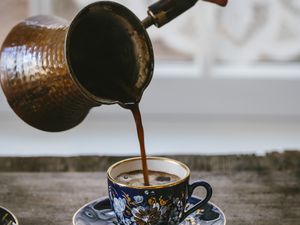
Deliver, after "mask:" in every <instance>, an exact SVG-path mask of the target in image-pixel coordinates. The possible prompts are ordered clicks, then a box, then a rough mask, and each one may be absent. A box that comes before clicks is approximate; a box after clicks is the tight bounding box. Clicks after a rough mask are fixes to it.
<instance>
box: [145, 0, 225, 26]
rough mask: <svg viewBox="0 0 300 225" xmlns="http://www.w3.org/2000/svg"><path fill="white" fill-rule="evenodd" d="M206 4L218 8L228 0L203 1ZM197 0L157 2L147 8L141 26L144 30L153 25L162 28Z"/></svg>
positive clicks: (163, 0) (161, 0)
mask: <svg viewBox="0 0 300 225" xmlns="http://www.w3.org/2000/svg"><path fill="white" fill-rule="evenodd" d="M203 1H206V2H211V3H215V4H217V5H220V6H226V5H227V2H228V0H203ZM197 2H198V0H159V1H157V2H156V3H154V4H152V5H151V6H149V9H148V15H149V16H148V17H147V18H146V19H144V21H143V25H144V27H145V28H148V27H150V26H151V25H152V24H154V25H155V26H157V27H162V26H163V25H165V24H166V23H168V22H170V21H171V20H173V19H175V18H176V17H178V16H179V15H181V14H182V13H184V12H185V11H187V10H188V9H190V8H191V7H192V6H194V5H195V4H196V3H197Z"/></svg>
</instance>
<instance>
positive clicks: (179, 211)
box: [107, 157, 212, 225]
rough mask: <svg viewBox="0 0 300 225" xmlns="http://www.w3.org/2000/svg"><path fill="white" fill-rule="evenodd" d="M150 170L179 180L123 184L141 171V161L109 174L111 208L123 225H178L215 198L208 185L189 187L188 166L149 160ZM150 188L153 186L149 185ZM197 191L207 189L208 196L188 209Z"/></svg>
mask: <svg viewBox="0 0 300 225" xmlns="http://www.w3.org/2000/svg"><path fill="white" fill-rule="evenodd" d="M147 163H148V169H149V172H150V171H156V172H159V173H164V174H172V175H175V176H176V177H178V179H177V180H175V181H172V182H170V183H165V184H159V185H158V184H155V185H152V186H135V185H134V184H128V183H125V182H120V181H119V179H118V177H119V176H120V175H121V174H124V173H132V172H134V171H141V170H142V161H141V158H140V157H137V158H130V159H125V160H122V161H120V162H117V163H115V164H114V165H112V166H111V167H110V168H109V169H108V171H107V178H108V192H109V199H110V203H111V207H112V209H113V210H114V212H115V214H116V216H117V219H118V222H119V224H122V225H146V224H147V225H158V224H161V225H164V224H172V225H176V224H179V223H181V222H182V221H183V220H184V219H185V218H186V217H187V216H189V215H190V214H191V213H193V212H194V211H196V210H197V209H199V208H201V207H203V206H204V205H205V204H206V203H207V202H208V201H209V200H210V198H211V196H212V188H211V186H210V185H209V184H208V183H207V182H205V181H196V182H194V183H192V184H189V179H190V170H189V168H188V166H186V165H185V164H183V163H181V162H179V161H176V160H173V159H168V158H162V157H147ZM150 184H151V183H150ZM197 187H203V188H205V189H206V196H205V197H204V198H203V200H202V201H200V202H199V203H198V204H196V205H195V206H193V207H192V208H189V209H186V208H187V203H188V200H189V198H191V196H192V193H193V191H194V190H195V188H197Z"/></svg>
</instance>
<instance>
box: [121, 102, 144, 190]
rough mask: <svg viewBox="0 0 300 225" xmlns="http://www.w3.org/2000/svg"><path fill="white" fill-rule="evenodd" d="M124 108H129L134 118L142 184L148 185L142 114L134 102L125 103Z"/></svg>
mask: <svg viewBox="0 0 300 225" xmlns="http://www.w3.org/2000/svg"><path fill="white" fill-rule="evenodd" d="M126 108H128V109H130V110H131V112H132V115H133V117H134V120H135V125H136V129H137V134H138V138H139V143H140V151H141V158H142V167H143V175H144V185H145V186H149V185H150V183H149V172H148V165H147V155H146V149H145V138H144V128H143V122H142V116H141V112H140V108H139V104H137V103H135V104H132V105H127V106H126Z"/></svg>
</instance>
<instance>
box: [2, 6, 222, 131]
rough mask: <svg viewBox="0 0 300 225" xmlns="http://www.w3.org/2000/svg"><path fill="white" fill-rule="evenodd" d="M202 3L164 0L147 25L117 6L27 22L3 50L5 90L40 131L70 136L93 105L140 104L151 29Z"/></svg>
mask: <svg viewBox="0 0 300 225" xmlns="http://www.w3.org/2000/svg"><path fill="white" fill-rule="evenodd" d="M197 1H198V0H160V1H158V2H156V3H154V4H153V5H151V6H150V7H149V10H148V17H147V18H146V19H144V20H143V21H140V20H139V19H138V18H137V17H136V16H135V15H134V14H133V13H132V12H131V11H130V10H129V9H127V8H126V7H124V6H122V5H120V4H118V3H114V2H109V1H101V2H96V3H93V4H91V5H88V6H87V7H85V8H84V9H83V10H81V11H80V12H79V13H78V14H77V15H76V16H75V18H74V19H73V20H72V21H71V23H70V24H69V23H68V22H67V21H66V20H64V19H61V18H58V17H54V16H35V17H30V18H28V19H26V20H24V21H22V22H21V23H19V24H17V25H16V26H15V27H14V28H13V29H12V30H11V32H10V33H9V34H8V36H7V37H6V39H5V41H4V43H3V45H2V48H1V52H0V54H1V55H0V76H1V77H0V78H1V86H2V89H3V91H4V94H5V96H6V98H7V101H8V103H9V105H10V106H11V108H12V109H13V110H14V111H15V113H16V114H17V115H18V116H19V117H20V118H21V119H23V120H24V121H25V122H26V123H28V124H30V125H31V126H33V127H35V128H38V129H41V130H44V131H64V130H68V129H70V128H72V127H74V126H76V125H78V124H79V123H80V122H81V121H82V120H83V119H84V118H85V117H86V115H87V114H88V112H89V110H90V109H91V108H92V107H95V106H100V105H101V104H113V103H118V104H120V105H122V106H126V105H127V104H133V103H138V102H139V101H140V99H141V97H142V94H143V92H144V90H145V88H146V87H147V86H148V84H149V82H150V80H151V78H152V74H153V64H154V57H153V50H152V45H151V41H150V39H149V36H148V34H147V31H146V28H147V27H149V26H151V25H153V24H154V25H156V26H157V27H161V26H163V25H164V24H166V23H168V22H169V21H171V20H172V19H174V18H176V17H177V16H178V15H180V14H182V13H183V12H185V11H186V10H188V9H189V8H191V7H192V6H193V5H195V4H196V2H197ZM205 1H210V2H213V3H216V4H219V5H222V6H225V5H226V3H227V0H205Z"/></svg>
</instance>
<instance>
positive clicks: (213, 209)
mask: <svg viewBox="0 0 300 225" xmlns="http://www.w3.org/2000/svg"><path fill="white" fill-rule="evenodd" d="M200 200H201V199H200V198H198V197H195V196H193V197H191V198H190V200H189V203H188V205H187V207H191V206H193V205H195V204H196V203H197V202H199V201H200ZM200 224H201V225H225V224H226V218H225V214H224V213H223V212H222V210H221V209H220V208H218V207H217V206H216V205H215V204H213V203H211V202H209V203H207V204H206V205H205V206H203V208H202V209H198V210H197V211H196V212H194V213H192V214H191V215H189V216H188V217H187V218H186V219H185V220H184V221H183V222H182V223H180V225H200ZM73 225H118V222H117V219H116V216H115V213H114V212H113V211H112V209H111V206H110V202H109V199H108V197H103V198H100V199H97V200H94V201H92V202H90V203H88V204H86V205H85V206H83V207H82V208H80V209H79V210H78V211H77V212H76V213H75V215H74V216H73Z"/></svg>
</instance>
